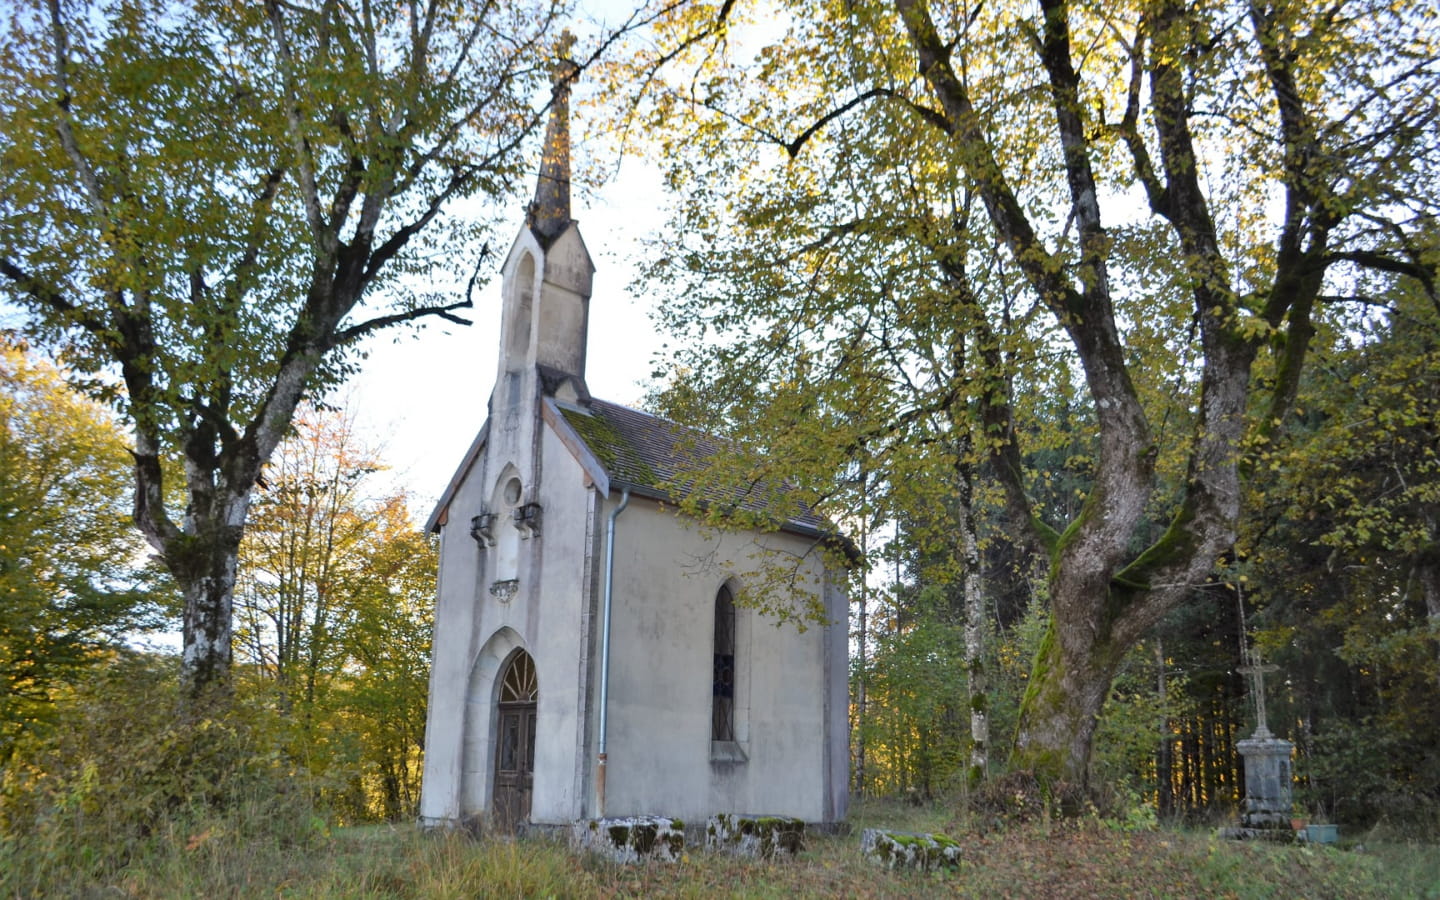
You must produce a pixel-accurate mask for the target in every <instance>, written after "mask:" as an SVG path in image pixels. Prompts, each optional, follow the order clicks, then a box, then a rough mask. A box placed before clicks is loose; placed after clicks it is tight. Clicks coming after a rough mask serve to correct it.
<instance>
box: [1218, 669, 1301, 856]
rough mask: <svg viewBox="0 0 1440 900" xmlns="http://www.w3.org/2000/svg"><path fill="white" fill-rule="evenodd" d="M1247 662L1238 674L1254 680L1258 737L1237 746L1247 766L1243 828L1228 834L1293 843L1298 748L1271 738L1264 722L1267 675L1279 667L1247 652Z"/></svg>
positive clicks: (1268, 727) (1230, 830) (1255, 736)
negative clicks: (1293, 767) (1292, 760)
mask: <svg viewBox="0 0 1440 900" xmlns="http://www.w3.org/2000/svg"><path fill="white" fill-rule="evenodd" d="M1245 662H1246V663H1247V664H1246V665H1244V666H1241V667H1240V669H1239V670H1238V671H1239V672H1240V673H1241V674H1242V675H1248V676H1250V679H1251V682H1250V683H1251V690H1250V693H1251V695H1252V696H1253V697H1254V698H1255V733H1254V734H1253V735H1251V736H1250V737H1248V738H1246V739H1245V740H1243V741H1236V742H1235V749H1236V750H1237V751H1239V753H1240V756H1241V758H1242V759H1243V760H1244V765H1245V799H1244V801H1243V802H1242V803H1241V806H1240V827H1239V828H1231V829H1226V830H1225V831H1226V833H1227V835H1228V836H1229V837H1236V838H1269V839H1274V840H1293V839H1294V832H1293V831H1292V830H1291V828H1290V812H1291V803H1292V795H1291V787H1290V786H1291V770H1290V754H1291V752H1292V751H1293V750H1294V749H1295V745H1294V744H1292V743H1290V742H1289V741H1286V740H1281V739H1280V738H1277V737H1275V736H1274V735H1272V734H1271V733H1270V726H1269V725H1268V724H1267V723H1266V721H1265V673H1267V672H1274V671H1275V670H1276V668H1277V667H1276V666H1273V665H1265V664H1262V663H1261V662H1260V652H1259V651H1258V650H1250V649H1247V650H1245Z"/></svg>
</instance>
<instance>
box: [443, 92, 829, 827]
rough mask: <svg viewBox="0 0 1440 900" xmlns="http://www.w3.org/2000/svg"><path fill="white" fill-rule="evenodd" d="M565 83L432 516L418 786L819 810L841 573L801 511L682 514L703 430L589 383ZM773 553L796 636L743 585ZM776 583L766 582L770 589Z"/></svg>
mask: <svg viewBox="0 0 1440 900" xmlns="http://www.w3.org/2000/svg"><path fill="white" fill-rule="evenodd" d="M569 176H570V165H569V134H568V111H567V88H566V86H565V84H564V82H563V81H562V82H561V83H560V84H558V85H557V87H556V92H555V101H554V105H553V107H552V114H551V120H550V123H549V128H548V131H547V135H546V141H545V152H544V159H543V162H542V165H541V171H540V176H539V181H538V185H537V188H536V193H535V200H534V202H533V203H532V204H531V205H530V208H529V210H528V211H527V214H526V221H525V225H524V227H522V228H521V229H520V234H519V236H518V237H517V238H516V239H515V243H514V245H513V246H512V247H511V249H510V253H509V256H508V257H507V259H506V261H505V263H504V266H503V268H502V295H503V309H502V313H501V334H500V342H501V347H500V356H499V366H498V371H497V373H496V381H495V386H494V389H493V390H492V392H491V395H490V401H489V414H488V418H487V420H486V421H485V423H484V425H483V426H482V427H481V428H480V431H479V434H478V435H477V437H476V439H475V441H474V443H473V444H472V445H471V447H470V449H469V451H468V452H467V453H466V455H465V457H464V459H463V460H462V461H461V463H460V466H459V468H458V470H457V472H456V474H455V476H454V477H453V478H452V480H451V482H450V484H449V486H448V487H447V488H446V490H445V492H444V494H443V496H442V497H441V499H440V502H439V504H438V505H437V507H436V509H435V512H434V513H433V514H432V516H431V518H430V521H429V523H428V526H427V527H428V528H429V529H430V530H431V531H434V532H436V533H438V534H439V536H440V568H439V586H438V595H437V602H436V609H435V637H434V644H433V651H432V652H433V661H432V668H431V678H430V696H429V711H428V723H427V727H426V733H425V768H424V780H423V785H422V792H421V801H420V816H421V820H422V822H424V823H425V824H430V825H441V824H462V823H468V822H482V823H486V824H489V825H492V826H496V827H500V828H504V829H510V828H515V827H520V826H523V825H524V824H526V823H535V824H551V825H560V824H567V823H571V822H574V821H576V820H579V819H586V818H600V817H604V816H623V815H664V816H671V817H677V818H680V819H683V820H687V821H700V820H703V819H704V818H706V817H708V816H710V815H713V814H716V813H721V812H727V813H740V814H767V815H785V816H793V817H797V818H801V819H804V820H806V821H808V822H812V823H835V822H838V821H840V820H841V819H842V818H843V817H844V815H845V811H846V803H847V786H848V771H849V768H848V766H849V750H848V724H847V723H848V715H847V713H848V697H849V694H848V686H847V677H848V658H847V646H848V643H847V631H848V625H847V616H848V600H847V597H846V595H845V574H844V573H843V572H841V571H836V570H835V569H834V568H832V567H831V565H829V564H827V557H828V554H826V553H824V552H821V551H822V550H823V548H824V547H825V546H826V545H827V544H832V543H833V542H834V541H835V537H834V535H833V533H832V531H831V529H829V527H828V526H827V525H826V523H825V522H823V521H822V520H820V519H818V518H817V517H815V516H813V515H809V514H806V513H801V514H799V515H793V516H791V517H789V518H785V519H783V520H781V521H777V522H776V523H775V524H776V525H777V528H775V529H767V530H766V531H765V532H763V533H762V532H749V533H747V532H720V533H716V532H714V531H713V530H709V529H704V528H701V527H700V525H699V524H698V523H696V522H694V521H692V520H690V519H687V518H686V517H684V516H682V515H680V514H678V513H677V512H676V508H675V506H674V503H673V501H674V500H675V499H676V498H675V496H674V491H675V488H674V487H673V484H674V482H675V480H676V476H677V475H680V474H682V472H683V470H684V467H685V465H686V464H687V463H689V462H693V461H694V460H696V459H697V458H700V457H703V456H704V455H705V454H707V453H710V452H714V450H715V449H716V448H718V447H719V446H720V445H719V443H718V441H717V439H716V438H714V437H711V436H709V435H706V434H703V433H701V432H698V431H695V430H692V429H687V428H684V427H682V426H679V425H676V424H675V423H673V422H669V421H667V420H664V419H661V418H658V417H655V416H651V415H649V414H646V413H643V412H640V411H637V410H634V409H629V408H627V407H624V406H621V405H617V404H614V403H608V402H606V401H604V400H600V399H598V398H595V397H592V396H591V395H590V393H589V390H588V388H587V387H586V384H585V355H586V339H587V334H586V332H587V325H588V322H589V313H590V296H591V286H592V278H593V275H594V271H595V269H594V266H593V264H592V263H591V259H590V255H589V253H588V251H587V249H586V247H585V242H584V241H583V240H582V239H581V237H580V231H579V228H578V226H577V224H576V223H575V221H574V220H573V219H572V218H571V216H570V183H569ZM767 553H768V554H774V553H780V554H784V555H785V556H786V558H787V560H789V561H790V564H791V565H793V566H794V567H795V569H796V573H797V575H798V576H799V577H797V578H796V579H795V582H796V583H797V584H800V585H808V587H807V586H802V587H800V588H798V589H799V590H807V591H813V592H814V593H813V594H812V595H810V596H807V597H792V598H782V599H785V600H787V602H792V603H794V604H795V605H796V606H810V607H814V606H816V605H817V604H818V606H819V607H820V608H823V610H824V619H825V622H824V624H822V625H818V626H817V625H814V624H811V625H810V626H809V627H807V628H805V629H804V630H803V631H802V630H800V629H799V628H797V627H795V626H794V625H793V624H791V625H783V626H782V625H779V624H778V623H777V622H776V621H775V620H774V619H771V618H767V617H766V616H765V615H764V614H762V613H760V612H759V611H757V610H756V609H754V608H752V607H751V606H749V605H746V604H743V603H742V604H738V605H737V604H736V602H735V599H736V597H737V596H740V595H741V594H742V592H744V591H745V590H746V589H747V587H748V588H749V589H750V590H751V591H754V590H758V589H759V588H758V587H757V586H756V585H754V584H750V585H747V582H746V579H747V577H749V576H748V575H747V573H748V572H749V570H750V569H751V568H753V562H752V561H753V560H754V558H755V557H756V556H757V554H767ZM772 599H773V598H772Z"/></svg>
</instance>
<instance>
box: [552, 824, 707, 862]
mask: <svg viewBox="0 0 1440 900" xmlns="http://www.w3.org/2000/svg"><path fill="white" fill-rule="evenodd" d="M570 844H571V846H572V847H575V848H576V849H578V850H588V851H589V852H591V853H596V854H599V855H601V856H604V857H605V858H606V859H609V860H610V861H611V862H617V863H635V862H642V861H646V860H658V861H659V862H679V861H680V857H681V856H682V855H684V853H685V823H684V822H681V821H680V820H679V819H667V818H664V817H663V816H625V817H622V818H614V819H584V820H581V821H579V822H576V823H575V824H574V825H572V826H571V828H570Z"/></svg>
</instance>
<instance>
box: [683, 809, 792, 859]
mask: <svg viewBox="0 0 1440 900" xmlns="http://www.w3.org/2000/svg"><path fill="white" fill-rule="evenodd" d="M705 848H706V849H707V850H716V851H719V852H721V853H728V854H730V855H732V856H743V857H748V858H751V859H767V860H769V859H776V858H777V857H778V858H794V856H795V854H797V853H799V852H800V851H801V850H803V849H805V823H804V822H803V821H802V820H800V819H793V818H790V817H788V816H741V815H732V814H729V813H720V814H719V815H716V816H711V817H710V819H709V821H708V822H706V823H705Z"/></svg>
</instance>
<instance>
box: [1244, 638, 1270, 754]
mask: <svg viewBox="0 0 1440 900" xmlns="http://www.w3.org/2000/svg"><path fill="white" fill-rule="evenodd" d="M1242 652H1243V653H1244V655H1245V665H1243V666H1241V667H1240V668H1239V669H1236V671H1237V672H1239V673H1240V674H1241V675H1248V676H1250V693H1251V694H1253V695H1254V696H1255V719H1256V723H1255V737H1257V738H1268V737H1270V726H1269V725H1268V724H1267V723H1266V721H1265V673H1266V672H1275V671H1278V670H1279V668H1280V667H1279V666H1277V665H1274V664H1272V663H1261V661H1260V651H1259V650H1257V649H1255V648H1253V647H1246V648H1245V649H1244V650H1243V651H1242Z"/></svg>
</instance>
